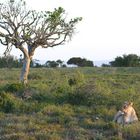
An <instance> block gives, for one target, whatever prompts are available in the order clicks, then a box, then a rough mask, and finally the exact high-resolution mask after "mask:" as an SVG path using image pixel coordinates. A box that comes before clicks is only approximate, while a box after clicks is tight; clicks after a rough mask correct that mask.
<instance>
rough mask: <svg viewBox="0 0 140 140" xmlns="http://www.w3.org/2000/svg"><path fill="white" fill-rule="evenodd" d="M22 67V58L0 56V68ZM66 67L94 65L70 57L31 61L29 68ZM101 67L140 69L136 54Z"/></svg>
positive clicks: (116, 59)
mask: <svg viewBox="0 0 140 140" xmlns="http://www.w3.org/2000/svg"><path fill="white" fill-rule="evenodd" d="M22 65H23V59H22V56H20V58H19V59H17V57H14V56H11V55H10V56H1V57H0V68H20V67H22ZM67 65H73V66H77V67H94V63H93V61H91V60H87V59H85V58H80V57H72V58H70V59H69V60H68V61H67V62H66V63H64V61H62V60H60V59H58V60H56V61H54V60H52V61H51V60H48V61H46V63H45V64H41V63H40V61H39V60H36V59H33V60H32V61H31V67H34V68H40V67H48V68H56V67H67ZM102 67H140V56H138V55H136V54H128V55H123V56H117V57H116V58H115V60H114V61H110V62H109V64H102Z"/></svg>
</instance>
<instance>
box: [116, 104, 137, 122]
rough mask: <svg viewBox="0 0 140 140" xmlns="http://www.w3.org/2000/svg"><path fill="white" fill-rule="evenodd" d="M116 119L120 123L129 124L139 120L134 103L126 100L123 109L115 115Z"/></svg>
mask: <svg viewBox="0 0 140 140" xmlns="http://www.w3.org/2000/svg"><path fill="white" fill-rule="evenodd" d="M114 121H115V122H117V123H119V124H129V123H132V122H135V121H138V117H137V115H136V111H135V109H134V108H133V103H132V102H130V103H129V102H125V103H124V105H123V106H122V109H121V110H119V111H118V112H117V114H116V115H115V116H114Z"/></svg>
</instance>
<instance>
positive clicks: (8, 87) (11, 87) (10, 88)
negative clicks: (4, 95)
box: [4, 83, 24, 92]
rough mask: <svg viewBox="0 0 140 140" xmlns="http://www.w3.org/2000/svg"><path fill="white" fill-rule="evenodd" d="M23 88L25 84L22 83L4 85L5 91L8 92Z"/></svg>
mask: <svg viewBox="0 0 140 140" xmlns="http://www.w3.org/2000/svg"><path fill="white" fill-rule="evenodd" d="M23 89H24V85H23V84H22V83H12V84H7V85H6V86H5V87H4V91H6V92H17V91H22V90H23Z"/></svg>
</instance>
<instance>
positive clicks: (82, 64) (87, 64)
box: [67, 57, 94, 67]
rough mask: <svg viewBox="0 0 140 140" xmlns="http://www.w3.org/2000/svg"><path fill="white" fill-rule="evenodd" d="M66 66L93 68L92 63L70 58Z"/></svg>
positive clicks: (78, 58) (82, 59)
mask: <svg viewBox="0 0 140 140" xmlns="http://www.w3.org/2000/svg"><path fill="white" fill-rule="evenodd" d="M67 64H74V65H77V66H79V67H93V66H94V65H93V62H92V61H90V60H87V59H85V58H80V57H72V58H70V59H69V60H68V61H67Z"/></svg>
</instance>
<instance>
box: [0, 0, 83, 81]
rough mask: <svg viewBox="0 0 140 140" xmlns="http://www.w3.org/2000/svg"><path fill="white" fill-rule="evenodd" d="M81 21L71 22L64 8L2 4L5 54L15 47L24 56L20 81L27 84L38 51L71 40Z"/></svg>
mask: <svg viewBox="0 0 140 140" xmlns="http://www.w3.org/2000/svg"><path fill="white" fill-rule="evenodd" d="M80 20H81V18H74V19H71V20H70V21H68V20H67V19H66V15H65V10H64V9H63V8H61V7H59V8H57V9H54V11H52V12H50V11H41V12H37V11H35V10H29V9H28V8H27V6H26V3H25V1H24V0H18V1H14V0H10V1H8V2H7V3H1V4H0V42H1V44H3V45H5V46H6V50H5V55H7V54H9V53H10V51H11V49H12V47H13V46H15V47H16V48H17V49H19V50H20V51H21V52H22V53H23V56H24V58H23V60H24V61H23V68H22V72H21V76H20V81H21V82H23V83H24V84H26V83H27V79H28V73H29V68H30V62H31V60H32V57H33V55H34V52H35V50H36V48H38V47H39V46H41V47H42V48H48V47H54V46H58V45H62V44H64V43H65V42H66V41H67V40H69V39H70V38H71V37H72V35H73V33H74V30H75V26H76V24H77V23H78V22H79V21H80Z"/></svg>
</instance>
